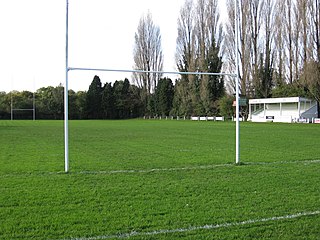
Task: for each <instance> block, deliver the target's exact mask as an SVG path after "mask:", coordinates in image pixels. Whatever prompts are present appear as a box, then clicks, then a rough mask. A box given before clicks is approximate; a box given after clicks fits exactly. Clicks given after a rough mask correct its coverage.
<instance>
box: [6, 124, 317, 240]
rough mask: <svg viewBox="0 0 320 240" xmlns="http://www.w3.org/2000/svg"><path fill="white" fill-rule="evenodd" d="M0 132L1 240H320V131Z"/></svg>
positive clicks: (127, 128) (82, 128)
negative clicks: (66, 163)
mask: <svg viewBox="0 0 320 240" xmlns="http://www.w3.org/2000/svg"><path fill="white" fill-rule="evenodd" d="M69 126H70V173H69V174H65V173H63V171H64V145H63V144H64V143H63V141H64V136H63V122H62V121H34V122H33V121H0V148H1V155H0V239H54V240H60V239H61V240H62V239H82V240H89V239H90V240H96V239H118V238H125V239H320V227H319V226H320V186H319V180H320V160H319V159H320V147H319V136H320V126H319V125H311V124H301V125H299V124H274V123H273V124H270V123H269V124H254V123H241V127H240V135H241V161H242V163H243V164H242V165H240V166H236V165H234V164H233V163H234V161H235V125H234V123H231V122H191V121H165V120H162V121H151V120H150V121H149V120H128V121H70V123H69Z"/></svg>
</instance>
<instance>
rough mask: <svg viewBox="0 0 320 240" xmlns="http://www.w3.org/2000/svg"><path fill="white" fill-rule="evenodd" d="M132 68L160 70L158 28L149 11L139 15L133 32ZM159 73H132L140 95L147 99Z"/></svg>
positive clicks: (160, 52) (160, 58)
mask: <svg viewBox="0 0 320 240" xmlns="http://www.w3.org/2000/svg"><path fill="white" fill-rule="evenodd" d="M133 56H134V63H135V64H134V69H137V70H144V71H162V70H163V53H162V47H161V34H160V28H159V27H158V26H156V25H155V24H154V22H153V20H152V15H151V13H150V12H148V13H147V15H144V16H142V17H141V19H140V22H139V25H138V29H137V32H136V34H135V45H134V50H133ZM160 78H161V74H159V73H134V74H133V80H134V82H135V83H136V84H137V85H138V86H139V87H140V88H141V89H143V93H142V97H143V99H146V100H148V96H150V94H151V93H153V92H154V90H155V87H156V86H157V82H158V80H159V79H160Z"/></svg>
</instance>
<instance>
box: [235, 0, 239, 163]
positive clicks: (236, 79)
mask: <svg viewBox="0 0 320 240" xmlns="http://www.w3.org/2000/svg"><path fill="white" fill-rule="evenodd" d="M234 11H235V12H234V14H235V18H234V19H235V22H234V24H235V26H234V27H235V31H234V33H235V60H236V69H235V82H236V164H240V121H239V113H240V111H239V57H238V48H239V29H238V28H239V25H238V0H234Z"/></svg>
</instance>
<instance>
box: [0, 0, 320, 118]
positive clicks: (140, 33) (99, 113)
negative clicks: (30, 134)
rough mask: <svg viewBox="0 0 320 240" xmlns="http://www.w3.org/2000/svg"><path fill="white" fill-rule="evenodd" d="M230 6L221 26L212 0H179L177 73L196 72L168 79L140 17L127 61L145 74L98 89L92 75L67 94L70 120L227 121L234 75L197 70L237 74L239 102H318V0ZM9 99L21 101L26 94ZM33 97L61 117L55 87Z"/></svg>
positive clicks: (153, 35) (147, 18) (149, 24)
mask: <svg viewBox="0 0 320 240" xmlns="http://www.w3.org/2000/svg"><path fill="white" fill-rule="evenodd" d="M237 2H238V5H237V7H236V8H235V7H234V0H227V2H226V4H227V16H224V20H223V21H222V19H221V15H220V14H221V12H220V9H219V7H218V0H186V1H185V3H184V4H183V6H182V7H181V9H180V13H179V17H178V19H177V23H178V24H177V33H178V36H177V40H176V68H177V70H178V71H179V72H197V73H198V74H192V75H184V74H181V75H180V77H179V78H178V79H175V81H174V82H173V81H172V80H171V79H169V78H164V77H163V74H161V71H163V59H164V55H163V51H162V46H161V44H162V42H161V41H162V39H161V29H160V27H159V26H158V25H157V24H156V23H154V21H153V19H152V14H151V13H150V12H148V13H147V14H145V15H143V16H142V17H141V19H140V21H139V24H138V27H137V31H136V33H135V36H134V37H135V38H134V47H133V60H134V69H136V70H143V71H144V72H141V71H137V72H136V73H134V74H133V75H132V80H131V82H130V81H129V80H128V79H125V80H121V81H115V82H114V83H108V82H107V83H105V84H104V85H103V84H102V83H101V80H100V78H99V77H98V76H95V77H94V79H93V81H92V83H91V85H90V86H89V89H88V91H83V92H77V93H75V92H73V91H72V90H71V91H69V99H70V100H69V101H70V102H69V104H70V108H69V109H70V118H71V119H124V118H134V117H142V116H165V115H173V116H192V115H196V116H199V115H203V116H209V115H216V116H218V115H221V116H226V117H230V116H232V115H233V108H232V102H233V99H234V93H235V78H233V77H230V76H221V75H214V74H212V75H202V74H200V73H201V72H202V73H203V72H205V73H220V72H227V73H235V72H238V73H239V76H240V79H239V83H240V92H241V95H242V96H243V97H245V98H267V97H290V96H304V97H310V98H314V99H316V100H318V101H319V98H320V1H319V0H265V1H259V0H238V1H237ZM235 9H236V10H237V14H236V12H235ZM236 16H237V19H236ZM235 22H237V24H235ZM236 26H237V27H238V29H237V31H236ZM236 32H239V37H238V49H236V50H235V47H236V45H235V39H236V35H235V33H236ZM236 52H237V55H238V58H239V63H240V64H239V68H238V69H236ZM10 96H12V98H13V99H16V98H17V99H18V98H21V99H23V98H25V99H28V96H29V97H30V93H28V92H12V93H10ZM0 98H1V100H0V111H1V112H0V115H1V116H2V118H3V117H7V116H8V113H10V111H9V110H8V109H9V108H10V103H9V102H8V101H9V100H8V98H9V96H8V94H6V93H1V94H0ZM10 98H11V97H10ZM35 99H36V102H37V104H36V106H37V109H38V110H37V114H38V118H53V119H60V118H62V115H63V102H62V101H63V87H62V86H58V87H46V88H41V89H39V90H38V91H37V92H36V94H35ZM18 102H19V104H20V102H22V103H23V101H17V103H18ZM29 102H30V101H29ZM22 103H21V104H22ZM28 104H30V103H28ZM28 104H27V103H25V105H28ZM28 108H29V107H28ZM246 112H247V110H246V109H245V108H244V114H246Z"/></svg>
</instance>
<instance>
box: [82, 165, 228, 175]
mask: <svg viewBox="0 0 320 240" xmlns="http://www.w3.org/2000/svg"><path fill="white" fill-rule="evenodd" d="M232 166H234V164H216V165H202V166H194V167H177V168H152V169H142V170H138V169H137V170H110V171H82V172H79V173H80V174H116V173H152V172H174V171H184V170H201V169H212V168H218V167H232Z"/></svg>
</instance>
